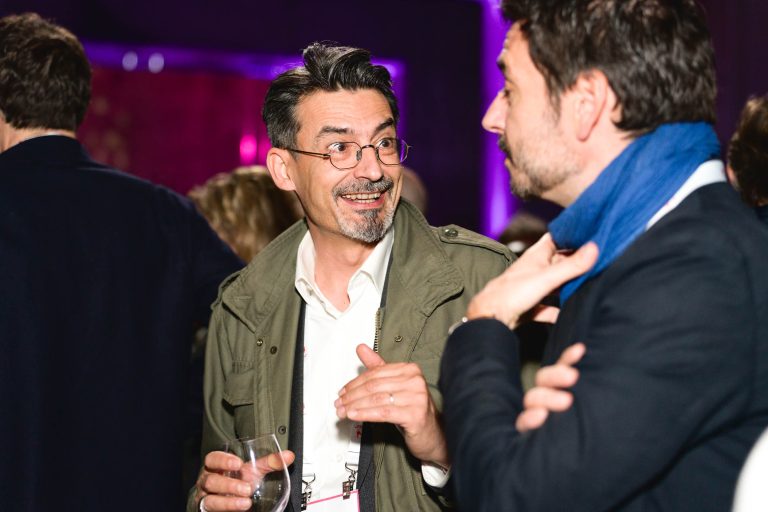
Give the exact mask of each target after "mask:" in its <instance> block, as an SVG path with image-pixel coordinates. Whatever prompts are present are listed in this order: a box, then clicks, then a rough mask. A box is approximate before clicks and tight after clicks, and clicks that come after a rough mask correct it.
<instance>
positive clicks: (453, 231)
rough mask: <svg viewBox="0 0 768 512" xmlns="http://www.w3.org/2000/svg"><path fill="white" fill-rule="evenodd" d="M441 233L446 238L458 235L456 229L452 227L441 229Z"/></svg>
mask: <svg viewBox="0 0 768 512" xmlns="http://www.w3.org/2000/svg"><path fill="white" fill-rule="evenodd" d="M443 234H444V235H445V236H446V237H447V238H456V237H457V236H459V232H458V231H457V230H456V229H454V228H445V229H444V230H443Z"/></svg>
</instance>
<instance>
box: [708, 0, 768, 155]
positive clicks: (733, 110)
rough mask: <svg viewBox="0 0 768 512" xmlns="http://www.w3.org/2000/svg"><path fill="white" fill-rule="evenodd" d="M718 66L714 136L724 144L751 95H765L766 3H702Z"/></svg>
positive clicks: (720, 0)
mask: <svg viewBox="0 0 768 512" xmlns="http://www.w3.org/2000/svg"><path fill="white" fill-rule="evenodd" d="M702 4H703V5H704V8H705V9H706V11H707V17H708V19H709V26H710V29H711V31H712V39H713V40H714V43H715V59H716V61H715V65H716V66H717V86H718V92H719V93H718V98H717V107H718V108H717V110H718V122H717V133H718V135H719V136H720V140H721V141H722V142H724V143H726V144H727V142H728V140H729V139H730V137H731V133H732V132H733V130H734V129H735V128H736V121H737V120H738V116H739V113H740V112H741V109H742V107H743V106H744V103H745V102H746V100H747V99H748V98H749V97H750V96H755V95H763V94H766V93H768V60H767V59H766V49H767V48H768V1H766V0H703V1H702Z"/></svg>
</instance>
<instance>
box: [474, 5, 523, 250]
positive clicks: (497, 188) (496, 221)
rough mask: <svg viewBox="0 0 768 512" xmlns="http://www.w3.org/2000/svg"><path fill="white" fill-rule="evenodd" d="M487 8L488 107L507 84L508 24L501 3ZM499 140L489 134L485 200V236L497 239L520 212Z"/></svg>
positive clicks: (484, 61) (484, 65)
mask: <svg viewBox="0 0 768 512" xmlns="http://www.w3.org/2000/svg"><path fill="white" fill-rule="evenodd" d="M480 3H481V5H482V7H483V34H484V37H483V55H482V69H483V71H482V73H483V101H484V105H485V106H486V107H487V106H488V105H490V104H491V102H492V101H493V99H494V97H495V96H496V94H497V92H498V91H499V89H501V87H503V84H504V80H503V78H502V76H501V73H500V72H499V68H498V67H497V66H496V57H497V56H498V55H499V52H500V51H501V47H502V44H503V42H504V36H505V35H506V32H507V24H506V22H505V21H504V20H503V19H502V18H501V12H500V10H499V5H498V0H480ZM497 139H498V136H497V135H495V134H492V133H486V134H485V138H484V142H483V147H484V151H483V154H484V157H485V158H484V160H485V164H484V176H483V178H484V180H483V185H482V187H483V196H482V205H483V213H482V228H481V229H482V232H483V234H485V235H487V236H489V237H492V238H496V237H498V235H500V234H501V232H502V231H503V230H504V228H505V227H506V225H507V223H508V222H509V219H510V217H511V216H512V215H513V214H514V213H515V211H516V210H517V208H518V203H517V200H516V199H515V198H514V197H513V196H512V194H511V193H510V190H509V174H508V173H507V170H506V169H505V167H504V155H503V154H502V152H501V151H499V147H498V141H497Z"/></svg>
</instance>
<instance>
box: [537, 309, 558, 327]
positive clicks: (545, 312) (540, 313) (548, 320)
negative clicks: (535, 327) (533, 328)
mask: <svg viewBox="0 0 768 512" xmlns="http://www.w3.org/2000/svg"><path fill="white" fill-rule="evenodd" d="M559 315H560V308H556V307H554V306H544V305H539V306H536V307H535V308H533V315H532V316H531V320H533V321H534V322H541V323H543V324H554V323H555V322H557V317H558V316H559Z"/></svg>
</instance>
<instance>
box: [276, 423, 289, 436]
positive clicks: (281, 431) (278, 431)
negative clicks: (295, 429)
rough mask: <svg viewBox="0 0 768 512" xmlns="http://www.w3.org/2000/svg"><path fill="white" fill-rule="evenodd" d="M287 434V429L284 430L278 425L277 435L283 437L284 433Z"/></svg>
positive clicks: (282, 426) (283, 426)
mask: <svg viewBox="0 0 768 512" xmlns="http://www.w3.org/2000/svg"><path fill="white" fill-rule="evenodd" d="M286 432H288V429H287V428H285V425H280V426H279V427H277V433H278V434H280V435H285V433H286Z"/></svg>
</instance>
